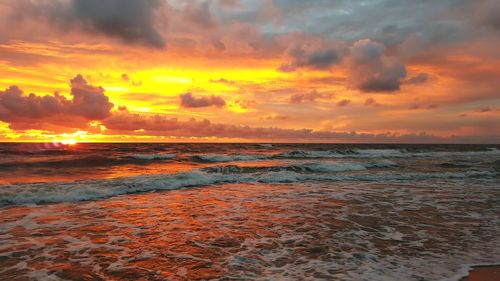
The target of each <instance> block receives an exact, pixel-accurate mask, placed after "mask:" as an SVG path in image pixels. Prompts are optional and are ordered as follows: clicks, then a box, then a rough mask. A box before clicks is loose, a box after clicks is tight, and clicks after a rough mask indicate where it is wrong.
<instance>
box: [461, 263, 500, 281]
mask: <svg viewBox="0 0 500 281" xmlns="http://www.w3.org/2000/svg"><path fill="white" fill-rule="evenodd" d="M461 281H500V265H494V266H478V267H474V269H473V270H472V271H471V272H470V273H469V276H467V277H465V278H463V279H462V280H461Z"/></svg>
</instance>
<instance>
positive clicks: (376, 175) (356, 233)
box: [0, 143, 500, 280]
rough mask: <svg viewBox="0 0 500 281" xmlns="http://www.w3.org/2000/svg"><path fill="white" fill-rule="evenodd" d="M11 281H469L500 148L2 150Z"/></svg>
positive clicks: (486, 226)
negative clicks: (208, 280) (467, 276)
mask: <svg viewBox="0 0 500 281" xmlns="http://www.w3.org/2000/svg"><path fill="white" fill-rule="evenodd" d="M0 155H1V158H0V279H5V280H197V279H198V280H206V279H215V280H460V278H461V277H463V276H464V275H466V274H467V271H468V270H469V269H470V267H471V266H473V265H480V264H498V263H499V262H500V246H499V245H500V146H499V145H496V146H495V145H375V144H373V145H367V144H364V145H361V144H360V145H354V144H85V143H80V144H77V145H74V146H61V145H58V144H0Z"/></svg>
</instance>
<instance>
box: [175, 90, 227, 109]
mask: <svg viewBox="0 0 500 281" xmlns="http://www.w3.org/2000/svg"><path fill="white" fill-rule="evenodd" d="M179 98H180V101H181V106H182V107H186V108H191V107H208V106H217V107H222V106H225V105H226V102H225V101H224V99H222V98H221V97H219V96H214V95H212V96H209V97H198V98H197V97H194V96H193V94H192V93H185V94H182V95H180V96H179Z"/></svg>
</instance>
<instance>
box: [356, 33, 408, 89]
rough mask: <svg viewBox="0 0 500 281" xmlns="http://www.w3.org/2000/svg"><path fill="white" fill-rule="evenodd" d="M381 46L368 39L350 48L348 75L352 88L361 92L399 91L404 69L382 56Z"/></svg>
mask: <svg viewBox="0 0 500 281" xmlns="http://www.w3.org/2000/svg"><path fill="white" fill-rule="evenodd" d="M384 52H385V48H384V46H383V45H381V44H379V43H376V42H373V41H371V40H369V39H363V40H359V41H357V42H355V43H354V45H353V46H352V47H351V48H350V55H349V58H348V75H349V81H350V83H351V85H352V86H354V87H355V88H357V89H359V90H361V91H363V92H393V91H398V90H399V89H400V85H401V82H402V79H404V78H405V77H406V68H405V66H404V65H403V64H401V63H400V62H398V61H397V60H396V59H395V58H392V57H388V56H386V55H385V54H384Z"/></svg>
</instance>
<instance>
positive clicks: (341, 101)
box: [337, 99, 351, 107]
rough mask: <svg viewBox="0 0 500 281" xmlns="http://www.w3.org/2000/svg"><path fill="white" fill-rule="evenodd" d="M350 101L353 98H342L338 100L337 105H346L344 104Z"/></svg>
mask: <svg viewBox="0 0 500 281" xmlns="http://www.w3.org/2000/svg"><path fill="white" fill-rule="evenodd" d="M350 103H351V100H349V99H343V100H340V101H338V102H337V106H338V107H344V106H347V105H348V104H350Z"/></svg>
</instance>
